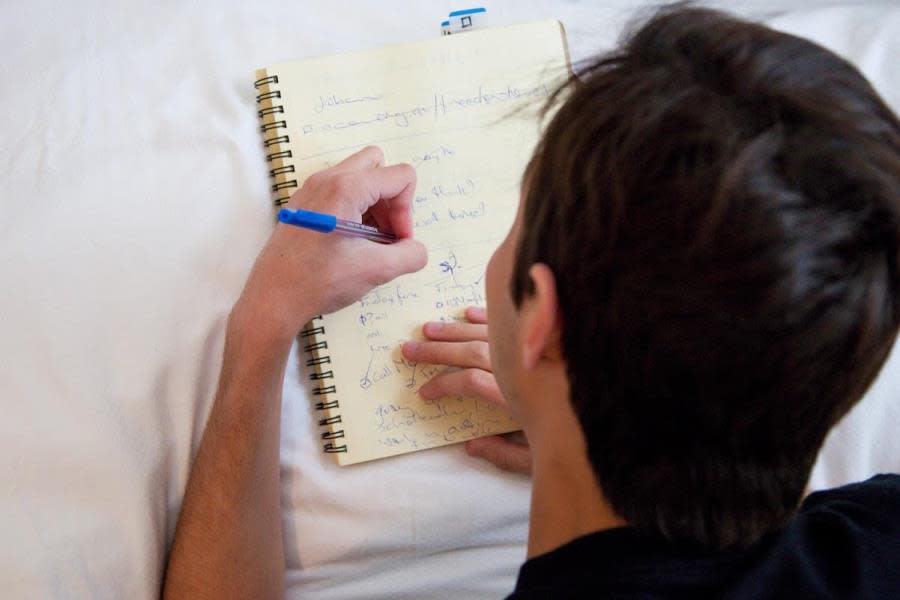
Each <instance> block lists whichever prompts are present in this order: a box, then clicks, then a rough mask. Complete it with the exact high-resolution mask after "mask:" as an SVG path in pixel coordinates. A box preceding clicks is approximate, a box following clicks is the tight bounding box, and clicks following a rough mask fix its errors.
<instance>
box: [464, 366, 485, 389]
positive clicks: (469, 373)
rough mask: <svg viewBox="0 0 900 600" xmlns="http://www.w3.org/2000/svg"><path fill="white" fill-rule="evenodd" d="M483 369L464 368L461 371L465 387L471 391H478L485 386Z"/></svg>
mask: <svg viewBox="0 0 900 600" xmlns="http://www.w3.org/2000/svg"><path fill="white" fill-rule="evenodd" d="M482 373H483V371H480V370H478V369H466V370H465V371H463V378H464V381H465V387H466V389H468V390H469V391H471V392H480V391H481V390H483V389H484V387H485V385H484V384H485V382H484V377H483V376H482Z"/></svg>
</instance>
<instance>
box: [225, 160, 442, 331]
mask: <svg viewBox="0 0 900 600" xmlns="http://www.w3.org/2000/svg"><path fill="white" fill-rule="evenodd" d="M415 188H416V172H415V170H414V169H413V168H412V166H410V165H407V164H398V165H392V166H389V167H386V166H384V154H383V153H382V152H381V150H380V149H379V148H377V147H374V146H369V147H367V148H364V149H362V150H360V151H359V152H357V153H356V154H353V155H352V156H350V157H348V158H347V159H345V160H344V161H342V162H340V163H338V164H337V165H335V166H333V167H331V168H330V169H325V170H324V171H319V172H318V173H314V174H313V175H311V176H310V177H309V178H307V179H306V181H305V182H304V184H303V187H301V188H300V189H299V190H297V191H296V192H294V194H293V196H291V200H290V202H289V203H288V205H287V207H288V208H292V209H296V208H303V209H308V210H313V211H317V212H321V213H325V214H331V215H336V216H337V217H338V218H342V219H348V220H351V221H357V222H360V221H364V220H365V221H366V222H369V223H372V224H373V225H376V226H377V227H378V228H379V229H381V230H383V231H389V232H392V233H394V234H395V235H396V236H397V237H398V238H400V239H399V241H398V242H396V243H393V244H378V243H375V242H371V241H368V240H363V239H358V238H350V237H345V236H342V235H339V234H322V233H319V232H316V231H309V230H306V229H301V228H298V227H291V226H289V225H284V224H279V225H277V226H276V227H275V231H274V232H273V233H272V236H271V237H270V238H269V241H268V243H267V244H266V246H265V247H264V248H263V250H262V252H261V253H260V255H259V257H258V258H257V259H256V264H255V265H254V266H253V271H252V272H251V273H250V277H249V278H248V280H247V284H246V286H245V287H244V291H243V293H242V294H241V298H240V300H239V301H238V304H237V305H236V306H235V311H236V312H240V313H241V314H246V315H247V317H248V318H247V321H248V322H252V323H253V328H254V329H257V330H260V329H263V328H264V334H266V335H267V336H268V337H270V338H275V340H277V341H283V342H286V343H287V344H288V345H289V344H290V340H292V339H293V338H294V337H295V336H296V335H297V332H298V331H299V330H300V328H301V327H302V326H303V324H304V323H305V322H306V321H308V320H309V319H310V318H312V317H314V316H315V315H318V314H321V313H330V312H334V311H336V310H338V309H341V308H343V307H345V306H348V305H349V304H351V303H353V302H355V301H356V300H358V299H359V298H361V297H362V296H364V295H365V294H366V293H367V292H368V291H369V290H371V289H372V288H374V287H376V286H378V285H381V284H383V283H387V282H388V281H390V280H392V279H394V278H395V277H398V276H400V275H403V274H405V273H410V272H413V271H418V270H419V269H421V268H422V267H424V266H425V263H426V262H427V259H428V257H427V253H426V251H425V246H423V245H422V244H421V243H420V242H417V241H416V240H414V239H412V236H413V224H412V215H411V212H410V205H411V203H412V198H413V194H414V192H415Z"/></svg>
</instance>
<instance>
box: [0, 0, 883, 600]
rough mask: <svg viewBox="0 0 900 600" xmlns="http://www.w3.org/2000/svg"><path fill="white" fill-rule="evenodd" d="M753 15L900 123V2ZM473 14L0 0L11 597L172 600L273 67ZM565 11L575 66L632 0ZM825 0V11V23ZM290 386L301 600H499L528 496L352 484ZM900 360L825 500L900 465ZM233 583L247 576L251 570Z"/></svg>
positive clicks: (290, 383)
mask: <svg viewBox="0 0 900 600" xmlns="http://www.w3.org/2000/svg"><path fill="white" fill-rule="evenodd" d="M832 4H834V3H825V2H804V1H803V0H792V1H790V2H782V3H774V2H752V3H730V7H732V8H735V9H737V10H739V11H740V12H741V13H743V14H746V15H750V16H754V17H760V18H762V17H766V18H768V19H769V20H770V22H772V23H773V24H774V25H776V26H778V27H780V28H783V29H785V30H788V31H792V32H797V33H800V34H802V35H806V36H809V37H812V38H813V39H816V40H818V41H820V42H822V43H823V44H825V45H827V46H829V47H831V48H833V49H835V50H837V51H838V52H840V53H841V54H843V55H844V56H846V57H848V58H849V59H850V60H852V61H853V62H854V63H856V64H857V65H859V66H860V67H861V68H862V70H863V71H864V72H865V73H866V75H868V76H869V77H870V78H871V79H872V81H873V82H874V84H875V86H876V88H878V89H879V90H880V91H881V93H882V94H884V96H885V98H886V99H887V100H888V101H889V103H890V104H891V105H892V106H893V107H894V109H895V110H896V109H897V108H898V107H900V80H898V78H897V70H896V69H897V67H896V61H897V60H898V58H900V8H898V5H897V4H896V3H887V2H882V3H879V2H860V3H854V4H844V5H841V6H830V5H832ZM461 6H465V5H463V4H461V3H458V2H450V3H444V2H438V1H436V0H432V1H428V2H415V3H412V2H409V3H406V4H405V5H401V4H399V3H390V4H388V3H374V2H366V3H364V2H339V1H330V2H288V1H284V2H278V1H270V2H255V3H246V4H240V3H234V4H233V5H230V6H228V5H220V4H218V3H212V2H209V3H203V2H195V3H175V2H169V3H149V2H147V3H137V2H134V3H111V2H109V3H103V2H82V3H61V2H59V3H50V2H25V1H22V2H5V3H3V4H0V40H2V42H0V43H2V50H3V54H4V58H3V61H2V67H0V68H2V70H3V72H2V78H0V133H2V138H0V139H2V141H0V276H2V277H0V282H2V284H0V321H2V330H0V534H2V539H0V589H2V590H3V595H4V597H7V598H35V597H58V598H68V597H91V598H152V597H154V596H155V595H156V594H157V592H158V590H159V585H160V581H161V577H162V572H163V566H164V556H165V549H166V547H167V545H168V544H170V543H171V539H172V534H173V529H174V525H175V520H176V518H177V512H178V506H179V503H180V500H181V496H182V493H183V489H184V485H185V482H186V479H187V476H188V472H189V461H190V457H191V453H192V450H193V449H195V448H196V445H197V443H198V441H199V438H200V435H201V433H202V429H203V424H204V422H205V418H206V415H207V412H208V410H209V406H210V401H211V399H212V395H213V393H214V388H215V384H216V378H217V374H218V368H219V364H220V361H221V353H222V343H223V328H224V319H225V316H226V314H227V312H228V310H229V308H230V305H231V303H232V302H233V300H234V299H235V298H236V297H237V294H238V293H239V291H240V289H241V286H242V284H243V280H244V277H245V276H246V274H247V272H248V270H249V269H250V266H251V264H252V261H253V259H254V257H255V255H256V253H257V251H258V249H259V248H260V247H261V245H262V244H263V242H264V240H265V238H266V236H267V235H268V232H269V231H270V229H271V227H272V209H271V205H270V196H269V192H268V182H267V179H266V168H265V163H264V161H263V152H262V148H261V144H260V140H259V136H258V130H257V121H256V114H255V108H254V102H253V100H254V90H253V87H252V72H253V69H254V68H255V67H259V66H263V65H266V64H271V63H275V62H278V61H281V60H287V59H292V58H299V57H303V56H312V55H319V54H328V53H334V52H339V51H345V50H350V49H356V48H364V47H372V46H377V45H380V44H384V43H389V42H394V41H409V40H416V39H424V38H428V37H431V36H434V35H437V34H438V22H439V20H440V17H441V16H442V15H443V14H446V12H447V11H448V10H450V9H452V8H459V7H461ZM486 6H487V8H488V10H489V11H490V12H491V15H492V19H493V22H494V23H495V24H505V23H512V22H517V21H525V20H530V19H533V18H540V17H547V16H554V17H557V18H560V19H561V20H562V21H563V22H564V24H565V25H566V27H567V30H568V34H569V40H570V45H571V50H572V54H573V58H574V59H576V60H578V59H580V58H584V57H586V56H588V55H589V54H590V53H592V52H594V51H596V50H599V49H604V48H609V47H610V46H611V45H612V44H613V42H614V40H615V37H616V35H617V32H618V29H619V27H620V26H621V24H622V23H623V22H624V21H625V19H626V17H627V16H629V15H630V14H632V13H633V10H634V7H635V6H636V5H635V4H634V3H628V2H624V1H621V0H620V1H607V2H588V1H583V2H564V1H562V0H559V1H555V2H539V1H537V0H530V1H528V2H502V3H501V2H497V3H494V4H487V5H486ZM823 7H824V8H823ZM291 365H292V368H291V369H289V372H288V376H287V379H286V381H285V408H284V425H283V428H282V430H283V448H282V474H283V515H284V517H283V520H284V531H285V547H286V553H287V559H288V573H287V591H288V595H289V596H290V597H303V598H351V597H387V596H391V597H407V598H427V597H432V598H448V597H469V598H476V597H477V598H481V597H501V596H502V595H503V594H504V593H506V592H507V591H509V590H510V589H511V587H512V585H513V582H514V578H515V575H516V572H517V569H518V565H519V563H520V562H521V560H522V559H523V558H524V555H525V547H524V542H525V536H526V526H527V505H528V481H527V480H525V479H523V478H519V477H515V476H510V475H504V474H501V473H499V472H498V471H497V470H495V469H493V468H492V467H490V466H489V465H487V464H484V463H482V462H479V461H476V460H473V459H470V458H468V457H466V456H465V455H464V453H463V452H462V450H461V448H459V447H451V448H443V449H438V450H433V451H428V452H422V453H417V454H413V455H407V456H403V457H399V458H396V459H392V460H388V461H382V462H376V463H372V464H368V465H362V466H359V467H356V468H349V469H343V470H339V469H337V468H336V467H333V466H332V465H331V464H330V463H329V462H328V461H327V459H325V458H324V457H323V456H322V454H321V453H320V452H319V451H318V441H317V436H316V435H315V434H316V431H315V430H316V428H315V427H314V425H313V422H312V421H311V413H310V408H309V404H308V402H307V398H306V394H305V392H304V389H303V387H302V381H303V374H302V373H300V370H299V368H298V367H297V361H296V356H295V357H293V358H292V361H291ZM898 394H900V357H898V356H897V354H896V353H895V355H894V356H893V357H892V359H891V363H890V365H889V366H888V368H887V369H886V370H885V372H884V373H883V374H882V376H881V378H880V379H879V381H878V383H877V384H876V386H875V388H874V389H873V390H872V391H871V393H870V394H869V395H868V397H867V399H866V400H865V401H864V402H863V403H862V404H861V405H860V406H859V407H858V408H857V409H856V410H854V411H853V413H852V414H851V415H850V416H848V417H847V419H845V420H844V422H842V424H841V425H840V427H838V429H837V430H835V431H834V432H833V434H832V435H831V436H830V438H829V440H828V443H827V446H826V449H825V450H824V452H823V455H822V458H821V460H820V462H819V463H818V464H817V466H816V469H815V471H814V473H813V476H812V479H811V486H812V487H813V488H821V487H827V486H831V485H835V484H839V483H843V482H846V481H851V480H858V479H861V478H864V477H867V476H869V475H871V474H873V473H876V472H879V471H885V470H892V471H897V470H900V458H898V457H900V438H898V436H897V435H896V431H898V430H900V428H898V423H900V406H898V402H897V399H898ZM235 568H240V566H239V565H236V567H235Z"/></svg>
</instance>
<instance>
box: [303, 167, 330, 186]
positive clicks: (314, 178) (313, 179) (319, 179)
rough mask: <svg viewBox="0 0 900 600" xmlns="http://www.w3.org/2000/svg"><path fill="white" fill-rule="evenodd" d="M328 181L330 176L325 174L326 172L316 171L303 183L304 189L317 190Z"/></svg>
mask: <svg viewBox="0 0 900 600" xmlns="http://www.w3.org/2000/svg"><path fill="white" fill-rule="evenodd" d="M327 179H328V174H327V173H325V171H316V172H315V173H313V174H312V175H310V176H309V177H307V178H306V181H305V182H303V187H310V188H317V187H319V186H321V185H322V184H323V183H324V182H325V181H326V180H327Z"/></svg>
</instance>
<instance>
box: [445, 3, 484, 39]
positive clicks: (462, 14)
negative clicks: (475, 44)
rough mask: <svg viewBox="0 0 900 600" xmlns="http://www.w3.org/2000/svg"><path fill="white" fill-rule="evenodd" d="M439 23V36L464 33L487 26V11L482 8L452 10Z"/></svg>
mask: <svg viewBox="0 0 900 600" xmlns="http://www.w3.org/2000/svg"><path fill="white" fill-rule="evenodd" d="M447 17H448V18H447V19H446V20H444V21H441V35H451V34H453V33H464V32H466V31H471V30H473V29H476V28H480V27H485V26H486V25H487V9H485V8H483V7H480V6H479V7H477V8H467V9H465V10H454V11H453V12H452V13H450V14H449V15H447Z"/></svg>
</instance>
